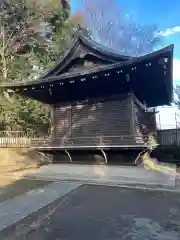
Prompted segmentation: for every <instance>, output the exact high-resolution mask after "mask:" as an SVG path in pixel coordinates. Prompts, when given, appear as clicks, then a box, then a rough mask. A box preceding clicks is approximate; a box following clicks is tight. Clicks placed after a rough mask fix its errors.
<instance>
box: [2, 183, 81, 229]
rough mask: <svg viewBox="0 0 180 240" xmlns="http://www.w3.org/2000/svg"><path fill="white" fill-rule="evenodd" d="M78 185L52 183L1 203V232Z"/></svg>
mask: <svg viewBox="0 0 180 240" xmlns="http://www.w3.org/2000/svg"><path fill="white" fill-rule="evenodd" d="M79 186H80V184H76V183H52V184H49V185H47V186H46V187H43V188H39V189H35V190H32V191H29V192H27V193H26V194H24V195H21V196H18V197H15V198H13V199H9V200H7V201H4V202H1V203H0V230H3V229H4V228H6V227H8V226H10V225H12V224H14V223H16V222H18V221H19V220H21V219H23V218H25V217H27V216H28V215H29V214H31V213H33V212H36V211H37V210H39V209H40V208H42V207H44V206H46V205H48V204H49V203H51V202H53V201H55V200H56V199H58V198H60V197H62V196H64V195H65V194H67V193H69V192H71V191H72V190H74V189H76V188H78V187H79Z"/></svg>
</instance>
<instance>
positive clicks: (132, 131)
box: [53, 94, 151, 145]
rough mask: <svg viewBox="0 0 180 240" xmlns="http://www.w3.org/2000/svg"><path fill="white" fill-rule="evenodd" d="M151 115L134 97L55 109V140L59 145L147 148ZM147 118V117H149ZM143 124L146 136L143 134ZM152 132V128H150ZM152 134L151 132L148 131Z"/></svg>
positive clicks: (128, 96)
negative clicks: (141, 146) (137, 145)
mask: <svg viewBox="0 0 180 240" xmlns="http://www.w3.org/2000/svg"><path fill="white" fill-rule="evenodd" d="M148 114H149V113H147V112H146V110H145V107H144V105H143V104H142V103H140V102H139V101H138V99H136V98H135V97H134V96H133V95H132V94H125V95H117V96H113V97H109V98H106V99H96V100H88V101H87V102H80V103H72V104H69V105H68V104H66V105H62V104H61V105H60V104H57V105H55V106H54V117H53V119H54V130H53V131H54V134H53V136H54V140H55V143H57V144H65V141H66V139H68V141H69V143H72V144H77V145H87V144H90V145H98V144H100V142H101V143H103V144H111V145H118V144H119V145H133V144H144V138H143V134H147V128H148V127H147V126H149V125H148V121H149V120H150V119H151V118H149V115H148ZM147 115H148V117H147ZM142 122H143V124H144V125H145V126H146V132H145V133H144V132H143V131H142ZM148 130H149V128H148ZM149 131H150V130H149Z"/></svg>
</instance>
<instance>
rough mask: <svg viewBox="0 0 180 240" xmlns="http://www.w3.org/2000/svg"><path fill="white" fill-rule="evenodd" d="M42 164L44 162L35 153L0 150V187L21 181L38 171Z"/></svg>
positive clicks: (13, 149)
mask: <svg viewBox="0 0 180 240" xmlns="http://www.w3.org/2000/svg"><path fill="white" fill-rule="evenodd" d="M43 161H44V162H43ZM46 161H47V160H46ZM44 163H45V160H44V159H43V158H42V156H41V155H40V154H38V153H37V152H36V151H31V150H29V149H16V148H11V149H9V148H6V149H0V187H3V186H6V185H9V184H12V183H13V182H15V181H17V180H19V179H22V178H23V176H24V175H25V174H27V173H34V172H37V171H39V167H40V166H41V165H42V164H44Z"/></svg>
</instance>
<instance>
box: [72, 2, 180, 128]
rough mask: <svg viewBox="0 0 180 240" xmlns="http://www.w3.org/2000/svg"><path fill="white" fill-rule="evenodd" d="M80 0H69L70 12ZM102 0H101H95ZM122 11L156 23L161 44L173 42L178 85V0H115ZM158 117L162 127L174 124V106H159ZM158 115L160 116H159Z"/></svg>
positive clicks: (139, 20)
mask: <svg viewBox="0 0 180 240" xmlns="http://www.w3.org/2000/svg"><path fill="white" fill-rule="evenodd" d="M80 1H82V0H71V1H70V3H71V8H72V12H76V11H77V10H78V8H79V2H80ZM97 1H102V2H103V0H97ZM115 1H116V3H117V4H118V5H119V7H120V8H121V9H122V10H123V12H124V13H125V14H127V15H131V16H133V20H134V21H135V22H137V23H140V24H144V25H146V24H155V25H157V27H158V29H159V31H160V35H161V36H162V42H163V46H162V47H164V46H166V45H170V44H174V60H173V83H174V86H175V85H177V84H178V85H180V0H156V1H155V0H115ZM159 111H160V113H159V115H158V119H161V124H160V125H161V127H162V128H170V127H171V128H173V127H174V126H175V114H176V112H178V110H177V109H176V108H175V107H164V108H163V107H162V108H159ZM159 116H160V117H159Z"/></svg>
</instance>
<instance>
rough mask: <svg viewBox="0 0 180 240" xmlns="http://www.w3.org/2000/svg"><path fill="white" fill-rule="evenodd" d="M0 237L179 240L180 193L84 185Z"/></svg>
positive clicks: (33, 239) (55, 239)
mask: <svg viewBox="0 0 180 240" xmlns="http://www.w3.org/2000/svg"><path fill="white" fill-rule="evenodd" d="M14 228H15V227H14ZM3 234H4V235H3ZM5 236H6V237H5ZM0 239H8V240H11V239H13V240H24V239H26V240H49V239H51V240H85V239H86V240H92V239H93V240H130V239H133V240H179V239H180V193H172V192H171V193H170V192H158V191H148V190H137V189H125V188H118V187H103V186H90V185H88V186H87V185H84V186H82V187H80V188H78V189H77V190H74V191H73V192H71V193H70V194H68V195H66V196H65V197H64V198H61V199H58V200H57V201H55V202H54V203H53V204H51V205H49V206H48V207H45V208H43V209H41V210H40V211H39V212H37V213H35V214H33V215H32V216H29V217H28V218H27V219H25V220H23V221H21V222H20V223H19V224H18V225H17V226H16V229H14V230H13V228H11V229H8V230H6V231H5V232H3V233H0Z"/></svg>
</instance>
